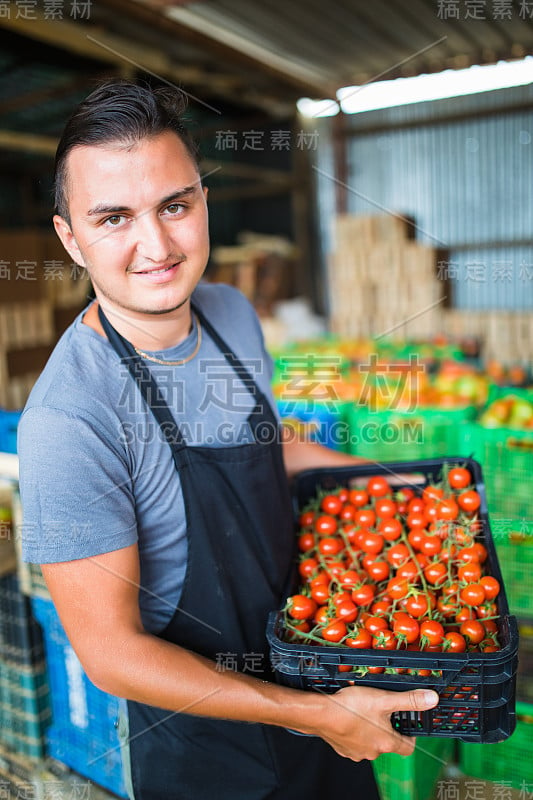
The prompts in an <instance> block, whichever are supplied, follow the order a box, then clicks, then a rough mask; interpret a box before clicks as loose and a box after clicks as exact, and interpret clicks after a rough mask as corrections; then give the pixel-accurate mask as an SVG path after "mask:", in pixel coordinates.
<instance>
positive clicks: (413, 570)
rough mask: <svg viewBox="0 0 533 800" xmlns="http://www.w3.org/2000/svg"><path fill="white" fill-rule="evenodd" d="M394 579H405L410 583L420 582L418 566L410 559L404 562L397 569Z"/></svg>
mask: <svg viewBox="0 0 533 800" xmlns="http://www.w3.org/2000/svg"><path fill="white" fill-rule="evenodd" d="M396 577H397V578H406V579H407V580H408V581H411V582H412V583H414V582H416V581H419V580H420V572H419V566H418V564H417V563H416V561H414V560H413V559H412V558H410V559H409V561H405V562H404V563H403V564H401V565H400V566H399V567H398V569H397V570H396Z"/></svg>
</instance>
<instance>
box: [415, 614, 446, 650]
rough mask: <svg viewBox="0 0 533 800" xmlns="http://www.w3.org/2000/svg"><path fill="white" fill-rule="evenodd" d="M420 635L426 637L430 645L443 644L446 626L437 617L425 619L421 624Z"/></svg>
mask: <svg viewBox="0 0 533 800" xmlns="http://www.w3.org/2000/svg"><path fill="white" fill-rule="evenodd" d="M420 637H424V639H425V640H427V644H428V645H430V646H437V645H441V644H442V642H443V639H444V628H443V627H442V625H441V623H440V622H438V621H437V620H436V619H427V620H424V622H422V623H421V624H420Z"/></svg>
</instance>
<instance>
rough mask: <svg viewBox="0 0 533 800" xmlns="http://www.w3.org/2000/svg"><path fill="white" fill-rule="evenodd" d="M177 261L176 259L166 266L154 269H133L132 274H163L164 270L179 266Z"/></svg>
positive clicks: (167, 270)
mask: <svg viewBox="0 0 533 800" xmlns="http://www.w3.org/2000/svg"><path fill="white" fill-rule="evenodd" d="M179 263H180V262H179V261H176V262H175V263H174V264H169V265H168V266H166V267H158V268H156V269H143V270H135V271H134V273H133V274H134V275H164V274H165V272H169V271H170V270H171V269H174V267H177V266H179Z"/></svg>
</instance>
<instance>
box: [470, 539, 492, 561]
mask: <svg viewBox="0 0 533 800" xmlns="http://www.w3.org/2000/svg"><path fill="white" fill-rule="evenodd" d="M472 548H473V550H474V551H475V552H476V553H477V557H478V559H479V561H480V562H481V564H484V563H485V561H486V560H487V556H488V553H487V548H486V547H485V545H483V544H481V542H474V544H473V545H472Z"/></svg>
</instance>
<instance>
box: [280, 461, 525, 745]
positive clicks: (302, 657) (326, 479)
mask: <svg viewBox="0 0 533 800" xmlns="http://www.w3.org/2000/svg"><path fill="white" fill-rule="evenodd" d="M444 463H447V464H450V465H455V464H461V465H464V466H466V467H467V468H468V469H469V470H470V472H471V474H472V477H473V479H474V482H475V484H476V489H477V491H478V492H479V494H480V496H481V507H480V510H479V515H480V518H481V520H482V531H481V533H480V534H478V538H479V541H481V542H482V543H483V544H484V545H485V547H486V548H487V551H488V572H489V573H490V574H491V575H493V576H494V577H495V578H497V580H498V581H499V582H500V585H501V590H500V594H499V596H498V608H499V613H500V616H501V619H500V631H499V638H500V642H501V650H499V651H497V652H495V653H477V652H465V653H435V652H430V653H425V652H423V651H422V652H417V651H408V650H397V651H390V650H353V649H350V648H349V647H343V646H342V645H332V644H329V643H327V642H325V643H324V646H321V645H314V644H313V645H304V644H299V643H294V644H293V643H289V642H285V641H283V633H284V630H283V614H282V612H281V611H277V612H273V613H271V615H270V617H269V621H268V627H267V638H268V641H269V644H270V648H271V662H272V666H273V668H274V670H275V674H276V676H277V679H278V681H279V682H280V683H282V684H284V685H287V686H291V687H294V688H298V689H313V690H315V691H322V692H325V693H332V692H335V691H338V690H339V689H341V688H344V687H346V686H349V685H353V684H357V685H365V686H372V687H376V688H381V689H387V690H391V691H406V690H408V689H418V688H424V689H427V688H430V689H434V690H435V691H436V692H438V694H439V695H440V702H439V704H438V706H437V707H436V708H434V709H430V710H428V711H421V712H413V711H406V712H397V713H394V714H393V715H392V718H391V721H392V724H393V727H394V728H395V729H396V730H397V731H399V732H400V733H402V734H404V735H412V736H424V735H425V736H449V737H454V738H456V739H460V740H462V741H465V742H497V741H501V740H503V739H506V738H507V737H508V736H510V735H511V733H512V732H513V730H514V728H515V725H516V716H515V692H516V672H517V664H518V655H517V653H518V628H517V624H516V619H515V617H513V616H510V615H509V606H508V603H507V597H506V594H505V587H504V584H503V580H502V576H501V571H500V567H499V564H498V558H497V555H496V550H495V548H494V544H493V541H492V536H491V531H490V523H489V519H488V515H487V502H486V496H485V489H484V485H483V476H482V472H481V467H480V465H479V464H478V463H477V462H476V461H473V460H472V459H465V458H452V457H450V458H446V459H435V460H427V461H416V462H401V463H390V464H371V465H366V464H364V465H356V466H353V467H340V468H333V469H318V470H308V471H306V472H302V473H300V474H299V475H298V476H296V478H295V481H294V484H293V498H294V505H295V512H296V513H297V512H298V511H299V509H301V508H302V507H303V506H305V504H306V503H307V502H308V501H309V500H310V499H311V498H313V497H315V496H316V494H317V492H318V491H319V490H332V489H334V488H337V487H339V486H349V485H350V484H351V483H352V482H353V481H354V479H356V478H361V477H368V476H370V475H386V476H387V475H388V476H389V477H390V476H391V475H394V476H400V477H401V475H402V474H406V475H407V474H408V475H410V476H412V475H413V474H414V473H416V474H417V475H418V476H419V480H417V481H416V482H415V481H411V480H406V481H405V484H404V485H410V486H413V488H414V487H415V486H416V487H417V488H418V489H419V490H421V489H423V488H424V486H425V485H427V483H429V482H430V481H436V480H438V478H439V476H440V472H441V469H442V466H443V464H444ZM394 488H395V489H398V488H401V483H400V484H399V485H395V486H394ZM340 665H350V666H351V667H359V668H360V669H361V674H357V673H355V672H339V666H340ZM368 667H383V668H385V670H388V672H384V673H381V674H370V673H368V672H366V669H367V668H368ZM399 669H410V670H430V671H431V675H429V676H426V677H422V676H419V675H416V674H405V673H397V672H395V670H399Z"/></svg>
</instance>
